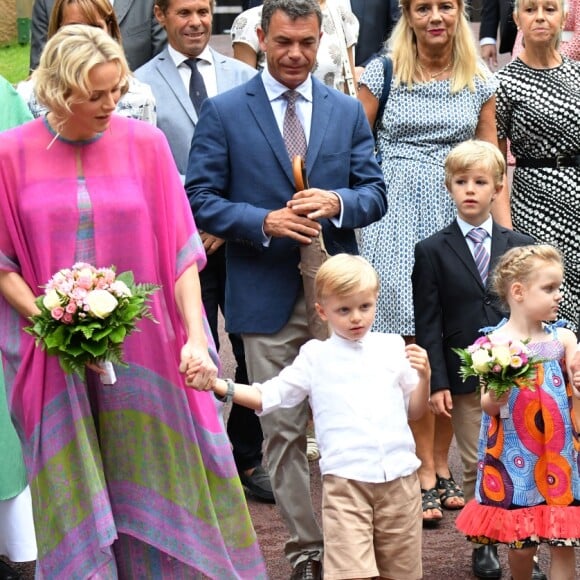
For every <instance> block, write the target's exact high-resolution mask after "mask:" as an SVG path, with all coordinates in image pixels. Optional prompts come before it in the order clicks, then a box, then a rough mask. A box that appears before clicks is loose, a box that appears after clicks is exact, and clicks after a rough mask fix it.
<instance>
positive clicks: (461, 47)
mask: <svg viewBox="0 0 580 580" xmlns="http://www.w3.org/2000/svg"><path fill="white" fill-rule="evenodd" d="M401 8H402V11H401V17H400V19H399V22H398V23H397V25H396V27H395V29H394V31H393V35H392V37H391V40H390V46H391V48H392V61H393V78H392V82H391V87H390V93H389V98H388V101H387V104H386V107H385V111H384V114H383V117H382V120H381V121H382V127H381V128H380V129H379V131H378V136H377V146H378V149H379V151H380V153H381V155H382V160H383V161H382V168H383V174H384V178H385V183H386V184H387V195H388V202H389V208H388V211H387V214H386V216H385V217H383V219H381V220H380V221H379V222H376V223H374V224H372V225H371V226H369V227H366V228H364V229H363V230H362V232H361V253H362V255H363V256H364V257H365V258H367V260H369V262H371V264H372V265H373V267H374V268H375V269H376V270H377V272H378V273H379V275H380V277H381V293H380V295H379V299H378V303H377V314H376V319H375V325H374V330H375V331H379V332H392V333H396V334H401V335H403V336H405V337H406V340H407V342H412V341H413V340H414V335H415V323H414V317H413V291H412V287H411V272H412V269H413V262H414V248H415V244H416V243H417V242H419V241H421V240H423V239H424V238H426V237H428V236H430V235H432V234H434V233H435V232H436V231H438V230H440V229H442V228H443V227H445V226H447V225H448V224H449V223H451V221H452V220H453V219H454V218H455V213H456V212H455V206H454V204H453V202H452V200H451V197H450V196H449V193H448V192H447V190H446V188H445V175H444V174H445V172H444V161H445V157H446V156H447V154H448V153H449V151H450V150H451V149H452V148H453V147H454V146H455V145H457V144H458V143H461V142H462V141H466V140H468V139H472V138H474V137H477V138H478V139H483V140H485V141H489V142H491V143H494V144H497V130H496V124H495V98H494V92H495V88H496V83H495V81H494V80H493V79H492V77H491V73H490V72H489V71H488V69H487V68H486V67H485V65H484V64H483V62H482V61H480V60H479V59H478V56H477V55H478V49H477V47H476V46H475V43H474V40H473V35H472V32H471V29H470V26H469V23H468V21H467V18H466V15H465V4H464V2H463V0H449V1H448V2H440V0H402V1H401ZM383 84H384V72H383V64H382V61H381V59H376V60H373V61H371V62H370V63H369V64H368V66H367V67H366V69H365V72H364V74H363V76H362V78H361V81H360V88H359V98H360V100H361V102H362V104H363V107H364V108H365V112H366V114H367V118H368V119H369V122H370V124H371V126H372V125H373V124H374V121H375V118H376V116H377V113H378V105H379V98H380V95H381V92H382V89H383ZM506 193H507V192H506ZM493 211H494V217H495V219H496V221H497V222H499V223H500V224H502V225H505V226H508V227H509V226H511V221H510V218H509V201H508V199H507V195H506V194H501V195H499V196H498V197H497V199H496V200H495V202H494V210H493ZM411 429H412V430H413V435H414V437H415V444H416V451H417V455H418V456H419V458H420V459H421V467H420V469H419V479H420V481H421V489H422V494H423V510H424V511H423V519H424V522H425V523H429V524H436V523H437V522H438V521H439V520H440V519H441V518H442V517H443V512H442V510H441V508H442V507H445V508H449V509H458V508H461V507H462V506H463V503H464V499H463V493H462V491H461V490H460V489H459V488H458V487H457V485H456V484H455V482H454V481H453V478H452V477H451V473H450V471H449V467H448V462H447V455H448V451H449V446H450V444H451V440H452V437H453V428H452V426H451V421H450V419H449V418H448V417H445V416H444V415H438V416H437V418H435V417H434V415H433V414H432V413H430V412H428V413H425V415H424V417H423V419H420V420H419V421H413V422H412V423H411ZM440 498H442V500H441V499H440ZM442 504H443V505H442Z"/></svg>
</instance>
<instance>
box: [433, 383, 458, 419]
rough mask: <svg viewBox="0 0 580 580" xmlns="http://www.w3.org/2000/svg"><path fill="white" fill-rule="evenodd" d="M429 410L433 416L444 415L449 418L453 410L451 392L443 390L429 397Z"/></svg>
mask: <svg viewBox="0 0 580 580" xmlns="http://www.w3.org/2000/svg"><path fill="white" fill-rule="evenodd" d="M429 408H430V409H431V412H432V413H433V414H435V415H445V416H446V417H449V418H451V413H450V411H451V410H453V400H452V399H451V391H450V390H449V389H443V390H442V391H437V392H436V393H433V394H432V395H431V398H430V399H429Z"/></svg>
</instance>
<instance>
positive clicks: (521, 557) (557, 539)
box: [456, 245, 580, 580]
mask: <svg viewBox="0 0 580 580" xmlns="http://www.w3.org/2000/svg"><path fill="white" fill-rule="evenodd" d="M562 279H563V264H562V257H561V255H560V253H559V251H558V250H557V249H555V248H554V247H552V246H548V245H538V246H523V247H518V248H513V249H512V250H509V251H508V252H506V253H505V254H504V256H503V257H502V258H501V260H500V261H499V263H498V265H497V267H496V270H495V272H494V278H493V285H494V289H495V291H496V292H497V294H498V296H499V298H500V299H501V300H502V301H504V302H505V303H506V304H507V306H508V307H509V311H510V316H509V319H508V320H507V321H505V320H504V321H503V322H501V323H500V324H499V325H498V326H497V327H495V328H489V329H484V331H487V332H488V333H490V332H491V335H492V337H493V338H505V339H507V338H509V339H512V340H521V341H526V340H529V343H528V344H527V346H528V348H529V349H530V351H531V353H532V354H533V355H535V356H536V357H538V358H540V359H541V360H542V362H540V363H536V364H537V367H536V374H535V378H534V379H533V387H531V388H527V387H523V388H517V387H515V388H512V389H511V390H510V391H509V392H508V393H506V394H505V395H504V396H502V397H501V398H499V399H498V398H496V397H495V395H494V393H493V392H492V391H485V392H484V389H482V393H481V406H482V409H483V420H482V425H481V434H480V446H479V466H478V476H477V483H476V492H475V497H476V498H475V499H474V500H472V501H470V502H469V503H468V504H467V505H466V506H465V508H463V511H462V513H461V514H460V515H459V517H458V518H457V521H456V525H457V528H458V529H459V530H460V531H461V532H463V533H465V534H466V535H467V536H468V538H469V539H471V540H472V541H474V542H478V543H498V542H499V543H503V544H507V545H508V547H509V548H510V549H509V556H508V559H509V565H510V569H511V574H512V578H513V579H514V580H523V579H526V580H529V579H530V578H531V575H532V567H533V556H534V554H535V553H536V549H537V546H538V545H539V544H540V543H546V544H548V546H549V547H550V553H551V563H550V573H549V578H550V579H551V580H573V579H574V577H575V573H574V570H575V556H574V548H575V547H580V469H579V456H578V453H579V451H580V441H579V439H578V433H577V429H576V428H575V426H574V420H573V408H572V397H573V396H575V397H579V398H580V391H578V390H577V389H578V388H580V373H577V374H576V375H575V376H574V377H573V383H574V384H571V383H570V382H569V381H568V376H569V374H568V369H569V366H570V363H571V360H572V357H573V356H574V354H575V353H576V348H577V345H576V337H575V336H574V334H573V333H572V332H571V331H570V330H568V329H566V328H562V327H560V325H559V324H558V323H555V324H551V323H549V322H543V321H555V320H556V318H557V315H558V306H559V304H560V301H561V299H562V294H561V292H560V286H561V284H562ZM570 376H572V375H570Z"/></svg>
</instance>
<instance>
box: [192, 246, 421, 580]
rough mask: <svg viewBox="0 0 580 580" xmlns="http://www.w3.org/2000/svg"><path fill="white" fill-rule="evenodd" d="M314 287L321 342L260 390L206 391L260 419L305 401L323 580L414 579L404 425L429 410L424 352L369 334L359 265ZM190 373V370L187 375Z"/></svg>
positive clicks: (222, 384) (416, 508) (414, 486)
mask: <svg viewBox="0 0 580 580" xmlns="http://www.w3.org/2000/svg"><path fill="white" fill-rule="evenodd" d="M315 285H316V298H317V303H316V309H317V311H318V314H319V316H320V318H321V319H322V320H324V321H326V322H327V323H328V324H329V326H330V328H331V330H332V335H331V337H330V338H329V339H328V340H325V341H320V340H311V341H309V342H308V343H306V344H305V345H304V346H303V347H302V349H301V350H300V353H299V355H298V356H297V358H296V359H295V361H294V362H293V363H292V365H290V366H289V367H287V368H285V369H284V370H283V371H282V372H281V373H280V374H279V375H278V376H277V377H274V378H273V379H270V380H269V381H266V382H265V383H262V384H257V383H255V384H253V385H252V386H247V385H239V384H234V383H233V382H232V381H230V380H221V379H216V380H215V382H213V384H212V385H209V386H208V389H210V388H211V389H213V391H214V393H215V395H216V397H217V398H218V399H220V400H222V401H227V400H231V399H233V400H234V401H235V402H236V403H238V404H240V405H244V406H246V407H250V408H252V409H256V410H257V411H259V412H261V413H262V414H265V413H269V412H271V411H272V410H274V409H276V408H279V407H293V406H295V405H297V404H298V403H300V402H301V401H303V400H304V399H305V398H306V397H309V398H310V405H311V407H312V411H313V414H314V425H315V427H316V439H317V440H318V443H319V446H320V452H321V459H320V469H321V472H322V476H323V489H322V491H323V498H322V523H323V529H324V563H323V567H324V578H325V580H333V579H344V578H375V577H377V576H379V577H380V578H391V579H400V580H413V579H416V578H421V577H422V566H421V535H422V515H421V513H422V512H421V494H420V490H419V480H418V477H417V473H416V470H417V468H418V466H419V460H418V459H417V456H416V455H415V443H414V440H413V436H412V434H411V431H410V429H409V426H408V424H407V420H408V419H418V418H419V417H420V416H421V415H422V414H423V413H424V412H425V411H426V409H427V400H428V396H429V381H430V375H431V371H430V367H429V360H428V357H427V353H426V351H425V350H424V349H422V348H421V347H419V346H417V345H415V344H411V345H408V346H405V343H404V341H403V338H402V337H401V336H399V335H396V334H383V333H377V332H370V329H371V326H372V324H373V321H374V318H375V311H376V301H377V296H378V291H379V279H378V276H377V274H376V272H375V270H374V269H373V268H372V266H371V265H370V264H369V263H368V262H367V261H366V260H364V259H363V258H361V257H359V256H351V255H348V254H339V255H336V256H333V257H332V258H330V259H328V260H327V261H326V262H325V263H324V264H323V265H322V266H321V267H320V270H319V271H318V274H317V276H316V281H315ZM195 372H196V368H195V364H194V363H193V362H192V364H191V365H190V366H189V369H188V372H187V376H188V377H189V378H190V379H191V378H193V376H194V375H195Z"/></svg>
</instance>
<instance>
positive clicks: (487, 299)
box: [483, 298, 491, 306]
mask: <svg viewBox="0 0 580 580" xmlns="http://www.w3.org/2000/svg"><path fill="white" fill-rule="evenodd" d="M483 303H484V304H485V305H487V306H489V305H490V304H491V300H490V299H489V298H486V299H485V300H484V301H483Z"/></svg>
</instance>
